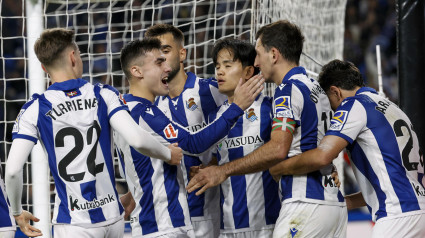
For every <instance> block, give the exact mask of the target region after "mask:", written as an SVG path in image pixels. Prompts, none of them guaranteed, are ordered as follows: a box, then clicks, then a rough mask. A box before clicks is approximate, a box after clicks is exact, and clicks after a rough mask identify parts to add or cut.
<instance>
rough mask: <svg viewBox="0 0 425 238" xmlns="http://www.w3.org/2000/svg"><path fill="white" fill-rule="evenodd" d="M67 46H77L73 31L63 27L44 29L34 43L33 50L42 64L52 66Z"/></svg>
mask: <svg viewBox="0 0 425 238" xmlns="http://www.w3.org/2000/svg"><path fill="white" fill-rule="evenodd" d="M68 47H73V48H75V49H76V48H77V46H76V45H75V42H74V31H72V30H67V29H63V28H52V29H46V30H44V31H43V33H41V35H40V38H38V39H37V41H36V42H35V44H34V52H35V54H36V55H37V58H38V60H39V61H40V62H41V63H42V64H43V65H44V66H47V67H48V66H52V65H53V64H54V63H55V62H56V61H57V60H58V59H60V57H61V53H62V52H63V51H64V50H65V49H67V48H68Z"/></svg>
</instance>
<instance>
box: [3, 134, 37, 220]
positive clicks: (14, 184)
mask: <svg viewBox="0 0 425 238" xmlns="http://www.w3.org/2000/svg"><path fill="white" fill-rule="evenodd" d="M33 147H34V143H33V142H32V141H29V140H25V139H16V140H14V141H13V143H12V147H11V148H10V152H9V156H8V159H7V163H6V171H5V183H6V193H7V195H8V197H9V201H10V206H11V208H12V214H13V215H19V214H21V213H22V204H21V198H22V187H23V173H22V170H23V167H24V164H25V162H26V160H27V158H28V156H29V155H30V153H31V150H32V148H33Z"/></svg>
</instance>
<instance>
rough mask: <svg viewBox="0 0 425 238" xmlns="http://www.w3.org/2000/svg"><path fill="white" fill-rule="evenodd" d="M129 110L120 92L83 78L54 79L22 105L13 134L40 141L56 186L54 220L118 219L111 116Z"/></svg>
mask: <svg viewBox="0 0 425 238" xmlns="http://www.w3.org/2000/svg"><path fill="white" fill-rule="evenodd" d="M119 110H128V108H127V106H125V105H124V104H123V102H122V101H121V100H120V98H119V93H118V92H117V91H116V90H115V89H114V88H112V87H110V86H107V85H101V84H98V85H92V84H90V83H88V82H87V81H85V80H83V79H72V80H67V81H64V82H58V83H54V84H52V85H51V86H50V87H49V88H48V89H47V91H46V92H44V93H43V94H41V95H38V94H34V95H33V96H32V98H31V99H30V100H29V102H27V103H26V104H25V105H24V106H23V107H22V109H21V111H20V113H19V115H18V118H17V119H16V122H15V125H14V127H13V139H18V138H20V139H27V140H30V141H33V142H34V143H36V142H37V140H38V141H40V142H41V143H42V146H43V148H44V149H45V151H46V152H47V156H48V162H49V167H50V170H51V173H52V175H53V178H54V180H55V185H56V198H55V208H54V212H53V224H59V223H65V224H73V225H79V226H84V227H85V226H88V227H93V226H102V225H107V224H111V223H114V222H116V221H117V220H119V219H121V217H122V213H123V208H122V206H121V204H120V202H119V197H118V193H117V191H116V189H115V175H114V168H113V160H112V152H111V150H112V146H111V145H112V133H111V127H110V124H109V119H110V118H111V117H112V116H113V115H114V114H115V113H116V112H117V111H119Z"/></svg>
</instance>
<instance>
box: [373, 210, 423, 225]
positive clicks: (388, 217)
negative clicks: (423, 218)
mask: <svg viewBox="0 0 425 238" xmlns="http://www.w3.org/2000/svg"><path fill="white" fill-rule="evenodd" d="M419 214H425V210H416V211H410V212H404V213H401V214H397V215H394V216H386V217H382V218H379V219H378V220H376V222H378V221H388V220H392V219H397V218H400V217H407V216H414V215H419Z"/></svg>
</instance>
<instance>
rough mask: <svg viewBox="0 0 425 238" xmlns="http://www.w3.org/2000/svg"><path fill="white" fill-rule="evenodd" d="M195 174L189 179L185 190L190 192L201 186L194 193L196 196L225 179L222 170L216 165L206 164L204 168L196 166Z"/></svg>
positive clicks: (225, 176)
mask: <svg viewBox="0 0 425 238" xmlns="http://www.w3.org/2000/svg"><path fill="white" fill-rule="evenodd" d="M196 170H197V173H196V175H195V176H194V177H193V178H192V179H191V180H190V181H189V184H188V185H187V186H186V190H187V191H188V192H189V193H191V192H193V191H195V190H196V189H198V188H201V189H200V190H199V191H197V192H196V193H195V194H196V196H199V195H201V194H202V193H204V192H205V191H206V190H207V189H208V188H211V187H215V186H217V185H219V184H221V183H222V182H223V181H224V180H226V179H227V175H226V174H225V172H224V170H223V169H222V168H220V167H219V166H216V165H211V166H207V167H205V168H196Z"/></svg>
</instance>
